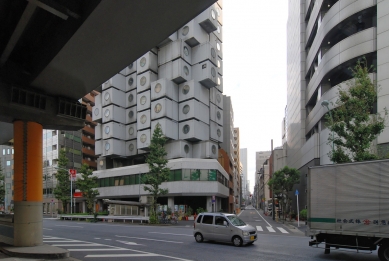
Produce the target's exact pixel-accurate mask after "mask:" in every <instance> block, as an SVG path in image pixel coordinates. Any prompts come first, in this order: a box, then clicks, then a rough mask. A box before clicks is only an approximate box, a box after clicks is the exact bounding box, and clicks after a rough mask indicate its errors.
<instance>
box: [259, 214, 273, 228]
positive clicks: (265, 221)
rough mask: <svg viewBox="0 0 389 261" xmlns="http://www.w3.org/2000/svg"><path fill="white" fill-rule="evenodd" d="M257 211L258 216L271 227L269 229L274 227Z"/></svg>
mask: <svg viewBox="0 0 389 261" xmlns="http://www.w3.org/2000/svg"><path fill="white" fill-rule="evenodd" d="M255 211H257V213H258V215H259V216H260V217H261V218H262V219H263V220H264V221H265V222H266V223H267V224H268V225H269V227H272V225H270V224H269V222H267V221H266V219H264V218H263V216H262V215H261V214H260V213H259V212H258V210H255Z"/></svg>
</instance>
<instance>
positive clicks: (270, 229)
mask: <svg viewBox="0 0 389 261" xmlns="http://www.w3.org/2000/svg"><path fill="white" fill-rule="evenodd" d="M266 228H267V230H269V232H276V231H275V230H274V229H273V228H272V227H266Z"/></svg>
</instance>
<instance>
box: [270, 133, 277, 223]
mask: <svg viewBox="0 0 389 261" xmlns="http://www.w3.org/2000/svg"><path fill="white" fill-rule="evenodd" d="M270 155H271V161H270V167H271V173H269V174H270V177H271V178H272V177H273V173H274V168H273V166H274V165H273V163H274V155H273V139H272V140H271V154H270ZM271 199H272V208H273V209H272V211H271V213H272V216H273V220H275V217H276V216H275V213H274V211H275V204H274V188H273V185H271Z"/></svg>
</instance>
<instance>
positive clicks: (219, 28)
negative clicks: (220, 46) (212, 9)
mask: <svg viewBox="0 0 389 261" xmlns="http://www.w3.org/2000/svg"><path fill="white" fill-rule="evenodd" d="M212 34H213V35H214V36H216V38H217V39H218V40H219V41H220V42H221V43H222V42H223V28H222V26H221V25H220V24H219V23H217V26H216V30H215V31H214V32H212Z"/></svg>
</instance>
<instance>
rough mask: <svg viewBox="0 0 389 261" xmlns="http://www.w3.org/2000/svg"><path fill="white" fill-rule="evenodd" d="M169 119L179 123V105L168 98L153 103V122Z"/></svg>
mask: <svg viewBox="0 0 389 261" xmlns="http://www.w3.org/2000/svg"><path fill="white" fill-rule="evenodd" d="M164 117H165V118H168V119H171V120H173V121H178V103H177V102H175V101H172V100H169V99H167V98H162V99H159V100H155V101H152V102H151V120H156V119H159V118H164Z"/></svg>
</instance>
